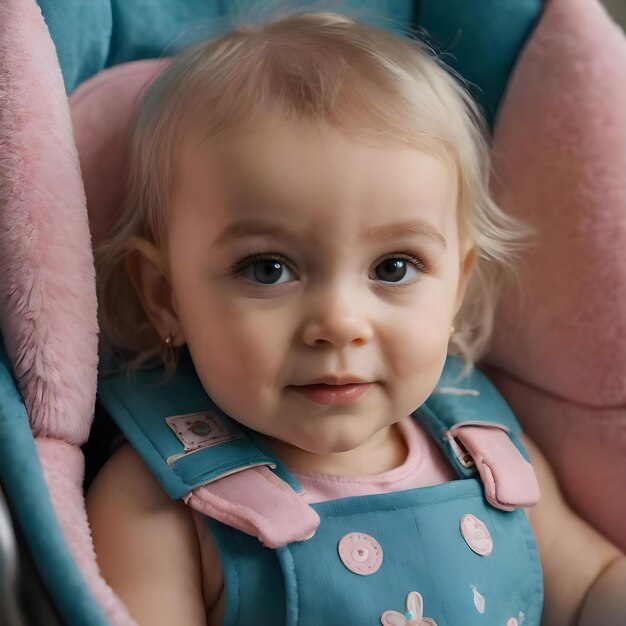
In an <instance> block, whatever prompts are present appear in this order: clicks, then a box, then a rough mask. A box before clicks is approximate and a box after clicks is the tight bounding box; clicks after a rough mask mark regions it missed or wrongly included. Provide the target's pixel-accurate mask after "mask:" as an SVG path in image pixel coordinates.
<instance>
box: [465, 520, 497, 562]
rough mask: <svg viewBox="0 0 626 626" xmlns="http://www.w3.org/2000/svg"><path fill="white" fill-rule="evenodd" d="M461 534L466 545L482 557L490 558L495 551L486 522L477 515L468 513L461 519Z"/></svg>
mask: <svg viewBox="0 0 626 626" xmlns="http://www.w3.org/2000/svg"><path fill="white" fill-rule="evenodd" d="M461 534H462V535H463V539H465V543H467V545H468V546H469V547H470V548H471V549H472V550H473V551H474V552H476V554H480V556H489V555H490V554H491V552H492V550H493V539H492V538H491V533H490V532H489V531H488V530H487V526H485V524H484V522H481V521H480V520H479V519H478V518H477V517H476V516H475V515H471V514H470V513H466V514H465V515H464V516H463V517H462V518H461Z"/></svg>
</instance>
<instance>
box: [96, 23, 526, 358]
mask: <svg viewBox="0 0 626 626" xmlns="http://www.w3.org/2000/svg"><path fill="white" fill-rule="evenodd" d="M270 115H272V116H275V115H283V116H285V115H293V116H297V117H299V118H302V119H307V120H313V121H316V122H320V123H325V124H329V125H331V126H332V127H334V128H336V129H338V130H340V131H341V132H344V133H347V134H351V135H359V136H364V137H370V138H374V139H375V140H378V141H383V142H387V143H389V142H397V143H399V144H404V145H410V146H414V147H416V148H418V149H423V150H426V151H429V152H431V153H433V154H437V155H439V156H441V157H442V158H444V159H446V161H448V162H449V163H450V164H451V166H452V167H454V168H455V169H456V172H457V175H458V176H457V178H458V181H459V194H458V196H459V203H458V220H459V230H460V232H461V234H462V236H463V237H466V238H469V240H470V241H471V242H473V244H474V246H475V250H476V263H475V266H474V268H473V271H472V274H471V276H470V279H469V283H468V287H467V291H466V296H465V300H464V302H463V305H462V307H461V310H460V311H459V313H458V314H457V317H456V319H455V322H454V326H455V329H456V331H455V332H454V334H453V336H452V338H451V340H450V346H449V349H450V351H451V352H453V353H456V354H458V355H461V356H462V357H463V358H464V359H465V360H466V362H468V363H471V362H473V361H475V360H477V359H478V358H479V357H480V356H481V355H482V354H483V352H484V350H485V348H486V346H487V342H488V339H489V336H490V334H491V330H492V325H493V317H494V311H495V305H496V294H497V293H498V290H499V289H500V288H501V286H502V280H503V278H504V277H505V276H506V274H507V273H508V271H509V270H510V269H511V266H512V265H511V260H512V258H513V257H514V255H515V252H516V250H517V249H518V248H519V246H520V242H521V241H522V240H523V236H524V235H525V233H524V230H523V229H522V227H521V226H520V225H519V224H518V223H517V222H516V221H515V220H513V219H512V218H511V217H509V216H507V215H506V214H505V213H504V212H503V211H502V210H501V209H500V208H499V207H498V206H497V205H496V204H495V203H494V201H493V200H492V198H491V195H490V191H489V179H490V158H489V146H488V143H487V139H486V137H487V136H488V135H487V132H486V129H485V123H484V121H483V119H482V116H481V114H480V111H479V110H478V107H477V105H476V104H475V103H474V101H473V100H472V98H471V97H470V96H469V95H468V93H467V91H466V89H465V88H464V86H463V85H462V83H461V81H460V80H459V79H458V77H455V76H453V75H452V74H451V72H450V71H449V70H446V68H445V67H444V66H443V64H442V63H441V62H440V61H439V60H438V59H436V58H435V56H434V55H433V54H432V53H431V52H430V50H429V49H428V48H427V46H426V45H425V44H424V43H423V42H421V41H419V40H416V39H409V38H404V37H399V36H397V35H394V34H392V33H390V32H387V31H386V30H382V29H378V28H374V27H371V26H366V25H364V24H361V23H359V22H357V21H355V20H353V19H351V18H349V17H345V16H343V15H338V14H334V13H321V12H320V13H307V14H300V15H298V14H295V15H290V16H287V17H283V18H280V19H276V20H274V21H271V22H269V23H267V24H265V25H263V26H241V27H239V28H236V29H235V30H233V31H232V32H229V33H227V34H224V35H222V36H219V37H217V38H215V39H212V40H210V41H208V42H203V43H202V44H199V45H195V46H193V47H191V48H189V49H188V50H186V51H184V52H183V53H182V54H180V55H179V56H177V57H176V58H175V59H174V61H173V62H172V63H171V64H170V65H169V66H168V67H167V68H166V69H165V70H164V71H163V72H162V74H161V75H160V76H159V77H158V78H157V79H156V80H155V82H154V83H153V84H152V85H151V86H150V88H149V89H148V90H147V92H146V94H145V97H144V99H143V102H142V104H141V106H140V107H139V110H138V113H137V115H136V117H135V120H134V124H133V128H132V136H131V143H130V168H129V178H128V186H127V193H126V202H125V206H124V209H123V214H122V217H121V218H120V220H119V222H118V224H117V226H116V227H115V228H114V230H113V232H112V233H111V235H110V237H109V238H108V239H107V241H105V242H104V243H103V244H102V245H101V246H100V247H99V248H98V249H97V250H96V270H97V280H98V298H99V319H100V327H101V331H102V344H103V346H104V347H106V348H107V349H108V350H111V351H112V352H113V353H115V354H117V355H118V356H121V357H122V358H123V360H125V361H126V363H127V365H129V366H130V367H131V368H133V367H136V366H139V365H141V364H145V363H146V362H155V361H156V362H159V360H160V361H162V362H164V363H165V364H166V365H167V366H168V368H169V369H170V370H171V369H172V368H173V367H175V359H174V358H173V355H174V353H173V351H172V350H171V349H168V348H167V346H166V345H165V343H164V341H163V338H162V337H159V336H158V335H157V333H156V331H155V330H154V328H153V327H152V325H151V324H150V322H149V320H148V319H147V317H146V315H145V313H144V311H143V308H142V305H141V303H140V301H139V299H138V297H137V295H136V293H135V291H134V288H133V286H132V284H131V281H130V277H129V274H128V271H127V268H126V257H127V255H128V254H129V253H130V252H132V243H131V242H132V241H133V238H136V237H142V238H145V239H147V240H148V241H150V242H151V243H153V244H155V245H156V246H157V248H159V249H160V250H164V249H165V242H166V234H167V226H168V217H169V214H170V209H171V207H172V205H173V202H174V199H175V197H176V191H177V184H178V178H179V174H180V173H179V172H178V171H177V167H176V157H177V154H179V152H180V150H181V145H182V143H183V142H184V141H185V140H186V139H187V140H188V139H189V138H190V137H192V136H197V135H198V134H201V135H202V136H204V137H209V138H210V137H211V136H214V135H216V134H217V133H220V132H222V131H226V130H228V131H233V130H234V131H240V130H246V129H249V128H253V127H254V126H255V125H261V124H262V123H263V121H264V120H267V119H268V116H270Z"/></svg>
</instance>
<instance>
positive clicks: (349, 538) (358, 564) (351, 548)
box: [337, 533, 383, 576]
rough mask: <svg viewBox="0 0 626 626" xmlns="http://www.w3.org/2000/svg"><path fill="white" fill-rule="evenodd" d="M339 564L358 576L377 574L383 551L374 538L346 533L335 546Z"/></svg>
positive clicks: (361, 534) (362, 534) (363, 534)
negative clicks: (339, 560)
mask: <svg viewBox="0 0 626 626" xmlns="http://www.w3.org/2000/svg"><path fill="white" fill-rule="evenodd" d="M337 551H338V552H339V558H340V559H341V562H342V563H343V564H344V565H345V566H346V567H347V568H348V569H349V570H350V571H351V572H354V573H355V574H359V576H369V575H370V574H373V573H374V572H377V571H378V569H379V568H380V566H381V564H382V562H383V549H382V548H381V547H380V544H379V543H378V541H376V539H374V537H371V536H370V535H366V534H365V533H348V534H347V535H344V536H343V537H342V538H341V539H340V540H339V543H338V544H337Z"/></svg>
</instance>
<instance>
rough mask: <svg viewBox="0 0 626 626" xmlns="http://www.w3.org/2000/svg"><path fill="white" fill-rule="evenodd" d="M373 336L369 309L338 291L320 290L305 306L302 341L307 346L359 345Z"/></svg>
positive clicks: (349, 294) (348, 295)
mask: <svg viewBox="0 0 626 626" xmlns="http://www.w3.org/2000/svg"><path fill="white" fill-rule="evenodd" d="M372 336H373V325H372V320H371V319H370V315H369V308H368V307H367V306H365V303H364V302H363V301H362V300H359V299H358V298H356V297H355V294H353V293H349V290H345V289H341V288H338V287H336V288H328V289H325V290H323V291H322V290H320V291H319V292H318V293H317V294H315V295H313V296H312V297H311V299H310V300H309V302H308V303H307V310H306V312H305V322H304V326H303V330H302V339H303V341H304V343H305V344H306V345H307V346H311V347H325V346H328V347H335V348H342V347H345V346H348V345H354V346H361V345H365V344H366V343H368V342H369V341H370V340H371V339H372Z"/></svg>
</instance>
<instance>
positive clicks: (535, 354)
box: [488, 0, 626, 549]
mask: <svg viewBox="0 0 626 626" xmlns="http://www.w3.org/2000/svg"><path fill="white" fill-rule="evenodd" d="M625 68H626V38H625V37H624V34H623V32H622V31H621V29H620V28H619V27H618V26H617V25H616V24H614V23H613V22H612V21H611V19H610V18H609V17H608V15H607V14H606V12H605V10H604V9H603V8H602V7H601V6H600V5H599V4H598V2H596V0H549V2H548V3H547V5H546V8H545V11H544V15H543V17H542V19H541V21H540V23H539V25H538V27H537V29H536V32H535V33H534V35H533V36H532V38H531V40H530V42H529V44H528V45H527V47H526V49H525V50H524V52H523V54H522V56H521V57H520V59H519V61H518V64H517V67H516V70H515V72H514V75H513V77H512V80H511V81H510V83H509V87H508V92H507V95H506V99H505V102H504V103H503V106H502V109H501V112H500V115H499V118H498V120H497V127H496V132H495V150H494V152H495V157H496V163H495V170H496V174H497V177H498V178H499V180H500V183H501V185H500V186H499V189H498V191H497V199H498V200H499V202H500V204H501V205H502V206H503V207H504V208H505V209H506V210H507V212H509V213H512V214H514V215H517V216H520V217H522V218H523V219H525V220H526V221H527V222H529V223H530V224H532V226H533V227H535V229H536V231H537V237H536V242H535V245H534V246H533V247H532V248H530V249H529V250H528V252H527V253H526V255H525V265H524V267H523V269H522V271H521V274H520V283H521V289H520V290H519V291H518V290H517V289H511V291H510V292H509V293H508V294H507V295H506V296H505V298H504V301H503V304H502V306H501V308H500V311H499V314H498V319H497V323H496V328H497V332H496V336H495V341H494V344H493V349H492V350H491V354H490V355H489V358H488V362H489V363H491V364H492V365H493V366H495V367H496V368H497V370H496V371H494V372H492V375H493V376H494V377H495V378H496V382H497V384H498V385H499V387H500V389H501V390H502V391H503V393H504V395H505V396H506V397H507V399H508V400H509V401H510V403H511V404H512V406H513V408H514V410H515V412H516V413H517V415H518V417H519V419H520V421H521V422H522V423H523V425H524V428H525V430H526V432H527V433H528V434H529V435H530V436H531V438H533V439H534V440H535V441H536V443H538V444H539V446H540V447H541V448H542V449H543V451H544V452H545V454H546V456H547V457H548V459H549V460H550V462H551V464H552V465H553V467H554V469H555V470H556V473H557V475H558V478H559V480H560V482H561V486H562V487H563V489H564V491H565V493H566V496H567V498H568V500H569V502H570V503H571V504H572V505H573V506H574V508H575V509H576V510H577V511H578V512H579V513H581V514H582V515H583V517H585V518H586V519H588V520H589V521H590V522H591V523H592V524H593V525H594V526H596V527H597V528H599V529H601V530H602V531H603V532H604V533H605V534H606V535H607V536H609V537H610V538H612V539H613V541H615V542H617V543H618V544H619V545H620V546H621V547H622V548H623V549H626V524H624V519H626V498H625V497H624V494H626V70H625Z"/></svg>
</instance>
